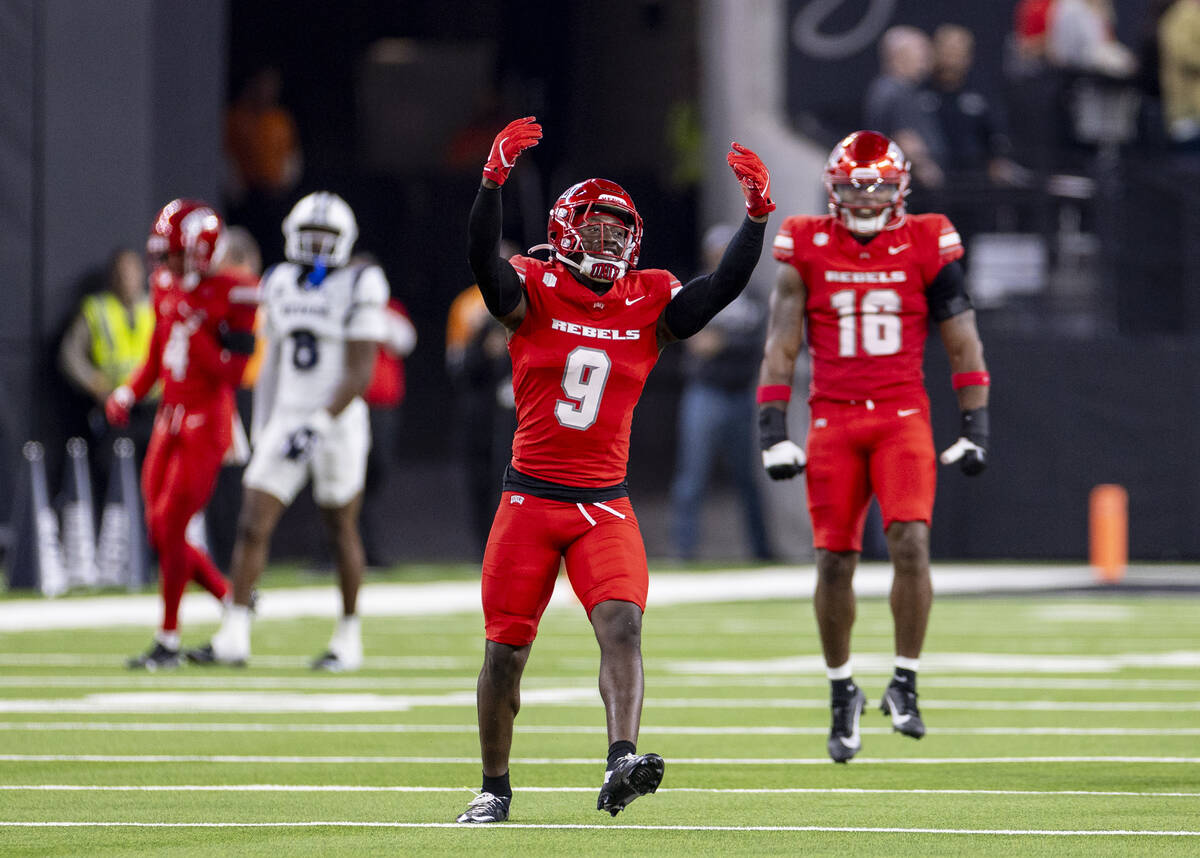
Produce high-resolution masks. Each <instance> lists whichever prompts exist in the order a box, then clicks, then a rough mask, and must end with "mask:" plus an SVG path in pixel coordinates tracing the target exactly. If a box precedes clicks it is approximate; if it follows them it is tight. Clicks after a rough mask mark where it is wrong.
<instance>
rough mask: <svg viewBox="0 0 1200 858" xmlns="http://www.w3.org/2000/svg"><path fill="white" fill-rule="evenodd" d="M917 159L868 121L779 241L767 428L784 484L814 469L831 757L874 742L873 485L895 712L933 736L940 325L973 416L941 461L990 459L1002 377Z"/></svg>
mask: <svg viewBox="0 0 1200 858" xmlns="http://www.w3.org/2000/svg"><path fill="white" fill-rule="evenodd" d="M908 185H909V166H908V161H907V160H906V159H905V157H904V154H903V153H902V152H901V151H900V148H899V147H898V146H897V145H896V144H895V143H894V142H892V141H891V140H889V139H888V138H887V137H884V136H883V135H882V134H878V133H876V132H874V131H857V132H855V133H853V134H851V135H850V136H848V137H846V138H845V139H844V140H842V141H841V142H840V143H839V144H838V145H837V146H836V147H835V148H834V150H833V152H832V154H831V155H830V157H829V162H828V164H827V166H826V169H825V187H826V189H827V190H828V191H829V209H830V212H831V213H830V214H828V215H825V216H822V217H810V216H803V215H797V216H793V217H789V218H787V219H786V220H785V221H784V222H783V225H782V226H781V227H780V229H779V233H778V235H776V237H775V243H774V255H775V258H776V259H777V260H779V261H780V262H782V263H783V265H782V266H781V267H780V270H779V276H778V279H777V282H776V285H775V290H774V293H773V295H772V296H771V315H770V321H769V323H768V329H767V344H766V348H765V353H764V358H763V364H762V370H761V373H760V375H759V383H760V387H759V391H758V401H759V429H760V433H761V441H762V448H763V464H764V466H765V467H766V469H767V473H768V474H770V475H771V477H772V478H774V479H777V480H778V479H787V478H791V477H794V476H796V475H797V474H799V473H800V472H801V471H803V470H805V465H806V462H807V485H808V507H809V513H810V514H811V516H812V523H813V542H814V545H815V547H816V553H817V589H816V594H815V596H814V599H813V605H814V609H815V611H816V615H817V627H818V629H819V631H820V634H821V645H822V648H823V649H824V654H825V663H826V666H827V671H828V675H829V679H830V683H831V686H832V693H831V696H832V710H833V723H832V729H831V731H830V736H829V744H828V748H829V754H830V756H831V757H832V758H833V759H834V760H835V761H836V762H839V763H844V762H846V761H847V760H849V759H850V758H851V757H853V756H854V755H855V754H856V753H857V752H858V750H859V748H860V747H861V741H860V738H859V718H860V716H861V715H862V710H863V706H864V703H865V697H864V695H863V692H862V690H861V689H860V688H858V687H857V686H856V685H855V684H854V681H853V678H852V676H851V667H850V631H851V627H852V626H853V624H854V615H855V602H854V590H853V585H852V581H853V577H854V570H855V567H856V566H857V564H858V557H859V552H860V551H861V550H862V529H863V520H864V518H865V516H866V513H867V505H868V503H869V502H870V500H871V495H872V494H874V495H875V497H876V498H878V500H879V506H880V509H881V510H882V512H883V525H884V529H885V531H886V535H887V543H888V551H889V553H890V554H891V558H892V565H893V568H894V574H893V578H892V591H891V608H892V617H893V620H894V625H895V648H896V668H895V672H894V674H893V677H892V681H891V683H890V684H889V685H888V687H887V690H886V691H885V692H884V696H883V703H882V705H881V709H882V710H883V712H884V714H887V715H890V716H891V719H892V726H893V728H894V729H895V730H898V731H899V732H901V733H904V734H905V735H908V736H912V737H913V738H916V739H919V738H921V736H923V735H924V734H925V725H924V722H923V721H922V720H921V713H920V710H919V709H918V708H917V685H916V682H917V667H918V658H919V657H920V655H921V647H922V644H923V643H924V639H925V629H926V626H927V625H928V621H929V609H930V604H931V603H932V600H933V589H932V586H931V584H930V576H929V526H930V521H931V519H932V515H933V496H934V485H935V482H936V465H935V461H934V449H933V431H932V428H931V425H930V420H929V397H928V395H927V393H926V391H925V383H924V378H923V374H922V370H921V363H922V358H923V355H924V350H925V335H926V330H927V328H928V324H929V320H930V319H932V320H933V321H934V322H936V323H937V326H938V332H939V333H940V334H941V338H942V343H943V345H944V346H945V348H946V352H947V354H948V355H949V358H950V367H951V371H952V373H953V376H952V379H951V380H952V383H953V386H954V389H955V390H956V391H957V395H958V405H959V408H960V410H961V413H962V421H961V431H960V437H959V439H958V441H957V442H956V443H955V444H954V445H953V446H951V447H950V448H949V449H948V450H946V451H945V452H944V453H943V454H942V457H941V460H942V462H943V463H946V464H949V463H951V462H958V463H959V465H960V467H961V468H962V470H963V472H964V473H966V474H967V475H969V476H974V475H976V474H978V473H980V472H981V471H982V470H983V469H984V466H985V465H986V462H987V458H986V457H987V445H988V419H987V404H988V384H989V381H990V379H989V376H988V372H987V367H986V366H985V364H984V362H983V345H982V344H981V342H980V339H979V332H978V331H977V329H976V327H975V311H974V310H973V309H972V307H971V301H970V299H969V298H968V296H967V293H966V290H965V288H964V273H963V269H962V265H961V264H960V263H959V262H958V259H959V258H960V257H961V256H962V255H963V248H962V242H961V241H960V239H959V236H958V233H957V232H956V231H955V229H954V226H953V224H951V223H950V221H949V220H948V219H947V218H946V217H944V216H943V215H940V214H923V215H909V214H906V213H905V211H904V197H905V195H906V194H907V193H908ZM806 337H807V342H808V352H809V355H810V357H811V360H812V385H811V390H810V391H809V403H810V406H811V418H810V422H809V431H808V451H807V456H806V454H805V451H804V450H802V449H801V448H800V447H799V446H797V445H796V444H794V443H793V442H792V441H790V440H789V439H788V434H787V425H786V410H787V403H788V399H789V398H790V396H791V383H792V373H793V370H794V368H795V363H796V359H797V357H798V356H799V354H800V350H801V347H802V346H803V345H804V343H805V339H806Z"/></svg>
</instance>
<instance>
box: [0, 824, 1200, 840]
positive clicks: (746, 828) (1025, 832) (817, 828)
mask: <svg viewBox="0 0 1200 858" xmlns="http://www.w3.org/2000/svg"><path fill="white" fill-rule="evenodd" d="M0 827H5V828H452V829H457V830H459V831H487V832H498V831H508V830H529V829H535V830H541V831H728V832H734V833H737V832H761V831H765V832H813V833H816V832H827V833H834V834H953V835H973V834H978V835H1002V836H1008V837H1028V836H1032V837H1200V831H1137V830H1129V829H1086V828H1085V829H1080V830H1074V831H1071V830H1063V829H1055V828H1042V829H1036V828H1031V829H1022V828H900V827H886V828H884V827H880V828H872V827H865V826H864V827H859V826H849V825H838V826H828V825H623V824H620V823H613V824H611V825H583V824H575V825H570V824H558V825H535V824H527V823H520V822H504V823H501V824H498V825H459V824H458V823H456V822H353V821H346V820H329V821H321V822H0ZM472 836H476V835H472ZM478 836H486V837H495V836H499V835H497V834H494V833H489V834H487V835H478Z"/></svg>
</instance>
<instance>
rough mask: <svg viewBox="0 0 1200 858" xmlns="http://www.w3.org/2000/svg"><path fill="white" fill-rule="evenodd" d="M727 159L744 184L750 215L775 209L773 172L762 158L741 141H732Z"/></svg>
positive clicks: (760, 214) (747, 208)
mask: <svg viewBox="0 0 1200 858" xmlns="http://www.w3.org/2000/svg"><path fill="white" fill-rule="evenodd" d="M725 160H726V161H728V162H729V166H730V167H732V168H733V175H735V176H737V180H738V181H739V182H740V183H741V185H742V193H743V194H745V195H746V211H747V212H749V214H750V217H763V216H765V215H766V214H767V213H768V212H773V211H775V203H773V202H771V174H770V173H769V172H767V165H766V164H764V163H763V162H762V159H761V158H759V157H758V156H757V155H755V154H754V153H753V152H751V151H750V150H749V149H747V148H746V147H745V146H743V145H742V144H741V143H731V144H729V154H728V155H726V156H725Z"/></svg>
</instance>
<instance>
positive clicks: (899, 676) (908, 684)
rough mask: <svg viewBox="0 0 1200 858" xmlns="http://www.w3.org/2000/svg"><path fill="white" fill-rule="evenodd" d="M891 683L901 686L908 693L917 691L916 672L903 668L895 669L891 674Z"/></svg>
mask: <svg viewBox="0 0 1200 858" xmlns="http://www.w3.org/2000/svg"><path fill="white" fill-rule="evenodd" d="M892 682H894V683H896V684H897V685H903V686H904V687H905V688H907V689H908V690H909V691H916V690H917V672H916V671H915V670H907V669H905V668H903V667H897V668H896V669H895V672H894V673H893V674H892Z"/></svg>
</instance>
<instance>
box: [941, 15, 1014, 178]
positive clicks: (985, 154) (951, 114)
mask: <svg viewBox="0 0 1200 858" xmlns="http://www.w3.org/2000/svg"><path fill="white" fill-rule="evenodd" d="M974 60H975V37H974V35H972V33H971V31H970V30H968V29H967V28H966V27H963V26H961V25H959V24H942V25H940V26H939V27H938V28H937V29H936V30H935V31H934V33H933V72H932V74H931V75H930V77H929V89H928V92H929V93H930V94H931V95H932V97H933V98H934V101H935V104H936V106H937V118H938V124H939V126H940V128H941V133H942V137H943V139H944V140H945V141H946V154H945V159H944V160H943V161H942V162H941V164H940V166H941V167H942V169H943V170H944V171H945V172H946V173H947V174H949V175H951V176H953V175H955V174H958V175H962V174H968V175H980V176H982V175H983V174H985V173H986V175H987V177H988V179H989V180H990V181H992V182H994V183H995V184H998V185H1019V184H1023V183H1024V182H1025V181H1027V180H1028V178H1029V177H1028V171H1027V170H1025V169H1024V168H1023V167H1021V166H1020V165H1019V164H1017V163H1015V162H1014V161H1013V160H1012V159H1011V158H1010V157H1008V156H1009V153H1010V151H1011V150H1012V142H1011V141H1010V140H1009V137H1008V134H1007V133H1006V129H1005V127H1004V120H1003V117H1002V116H1001V115H1000V112H999V111H998V110H997V109H996V107H995V106H994V105H993V103H992V101H991V100H990V99H989V98H988V97H987V96H986V95H984V94H983V93H982V92H980V91H979V90H977V89H973V88H971V87H969V86H968V80H967V78H968V75H969V74H970V71H971V66H972V65H973V63H974Z"/></svg>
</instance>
